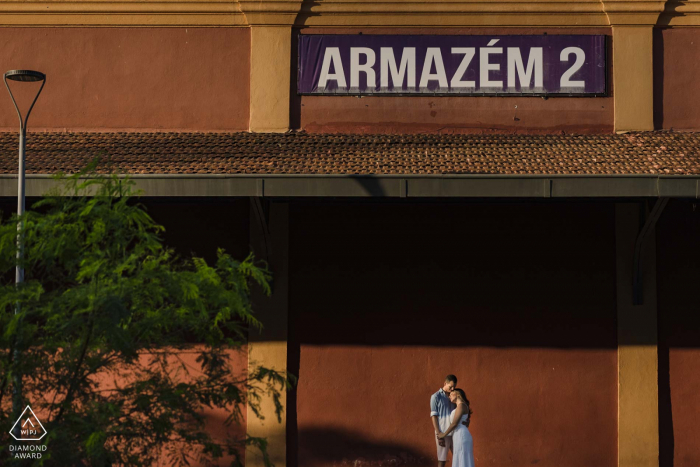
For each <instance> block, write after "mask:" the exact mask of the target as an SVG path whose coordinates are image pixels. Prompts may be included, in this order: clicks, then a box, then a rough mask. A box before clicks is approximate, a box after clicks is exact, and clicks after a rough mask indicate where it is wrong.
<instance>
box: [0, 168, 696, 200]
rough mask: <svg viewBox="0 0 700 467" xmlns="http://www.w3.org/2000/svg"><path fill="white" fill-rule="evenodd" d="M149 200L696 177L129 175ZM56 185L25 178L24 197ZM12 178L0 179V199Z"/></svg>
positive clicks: (588, 187) (539, 191)
mask: <svg viewBox="0 0 700 467" xmlns="http://www.w3.org/2000/svg"><path fill="white" fill-rule="evenodd" d="M131 178H132V179H133V180H134V181H135V182H136V187H137V188H138V189H141V190H143V195H144V196H154V197H173V196H181V197H200V196H201V197H247V196H254V197H263V198H289V197H356V198H506V197H507V198H661V197H664V198H699V197H700V176H698V175H692V176H687V175H686V176H672V175H668V176H664V175H480V174H476V175H254V174H237V175H219V174H176V175H159V174H155V175H142V174H136V175H131ZM55 184H56V182H55V180H53V179H52V177H51V176H50V175H28V176H27V196H41V195H42V194H44V193H46V192H47V191H48V190H49V189H50V188H51V187H53V186H55ZM16 190H17V177H16V176H15V175H0V196H7V197H10V196H15V192H16Z"/></svg>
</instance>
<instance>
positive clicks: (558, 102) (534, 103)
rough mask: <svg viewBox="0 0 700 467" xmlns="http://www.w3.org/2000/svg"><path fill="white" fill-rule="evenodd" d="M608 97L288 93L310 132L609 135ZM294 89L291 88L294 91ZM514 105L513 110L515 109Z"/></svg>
mask: <svg viewBox="0 0 700 467" xmlns="http://www.w3.org/2000/svg"><path fill="white" fill-rule="evenodd" d="M360 32H362V33H364V34H464V35H494V34H544V33H547V34H604V35H607V36H610V37H608V45H609V51H608V58H610V57H611V53H610V50H612V49H610V45H611V44H612V37H611V30H610V29H609V28H450V29H435V28H354V29H341V28H309V29H303V30H302V31H301V33H302V34H357V33H360ZM610 77H612V60H610V59H609V60H608V89H609V90H610V91H609V96H608V97H595V98H589V97H557V98H549V99H547V100H544V99H542V98H541V97H395V96H373V97H369V96H368V97H362V98H358V97H354V96H347V97H335V96H294V97H293V102H292V118H291V122H292V123H291V125H292V126H293V127H298V128H302V129H304V130H306V131H309V132H314V133H425V132H427V133H433V132H434V133H445V132H447V133H483V132H487V133H490V132H509V133H512V132H517V133H561V132H566V133H610V132H612V131H613V125H614V106H613V98H612V79H611V78H610ZM295 90H296V89H295ZM516 106H517V108H516Z"/></svg>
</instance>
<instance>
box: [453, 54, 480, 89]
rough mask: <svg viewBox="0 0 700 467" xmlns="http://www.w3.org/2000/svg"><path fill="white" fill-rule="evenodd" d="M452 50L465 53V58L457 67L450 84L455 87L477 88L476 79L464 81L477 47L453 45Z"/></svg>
mask: <svg viewBox="0 0 700 467" xmlns="http://www.w3.org/2000/svg"><path fill="white" fill-rule="evenodd" d="M451 52H452V53H453V54H464V58H462V61H461V62H460V63H459V67H457V71H455V74H454V76H453V77H452V81H450V86H452V87H453V88H475V87H476V82H475V81H462V78H463V77H464V75H465V74H466V73H467V68H469V64H470V63H471V62H472V59H473V58H474V55H476V49H475V48H474V47H452V50H451Z"/></svg>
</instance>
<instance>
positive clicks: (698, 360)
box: [657, 200, 700, 467]
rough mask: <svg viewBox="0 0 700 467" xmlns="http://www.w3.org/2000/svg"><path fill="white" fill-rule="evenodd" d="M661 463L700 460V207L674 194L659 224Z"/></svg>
mask: <svg viewBox="0 0 700 467" xmlns="http://www.w3.org/2000/svg"><path fill="white" fill-rule="evenodd" d="M657 229H658V230H657V231H658V237H657V264H658V266H657V267H658V270H657V287H658V296H659V341H660V342H659V441H660V459H661V462H660V467H696V466H698V465H700V444H698V420H699V419H700V371H698V368H700V313H698V293H697V290H698V282H699V281H700V275H699V274H698V264H700V245H698V238H700V211H698V210H697V208H696V203H695V202H691V201H685V200H672V201H671V202H670V203H669V205H668V206H667V207H666V210H665V211H664V213H663V215H662V217H661V218H660V219H659V224H658V227H657Z"/></svg>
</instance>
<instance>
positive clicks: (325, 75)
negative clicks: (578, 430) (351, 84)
mask: <svg viewBox="0 0 700 467" xmlns="http://www.w3.org/2000/svg"><path fill="white" fill-rule="evenodd" d="M331 65H333V71H334V72H335V73H331V71H330V70H331ZM332 80H335V82H336V83H337V85H338V87H339V88H341V89H342V88H345V87H347V84H346V83H345V71H343V61H342V60H341V59H340V49H339V48H338V47H328V48H327V49H326V53H325V54H324V55H323V65H322V66H321V77H320V78H319V79H318V88H319V89H322V90H323V89H326V87H327V85H328V81H332Z"/></svg>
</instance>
